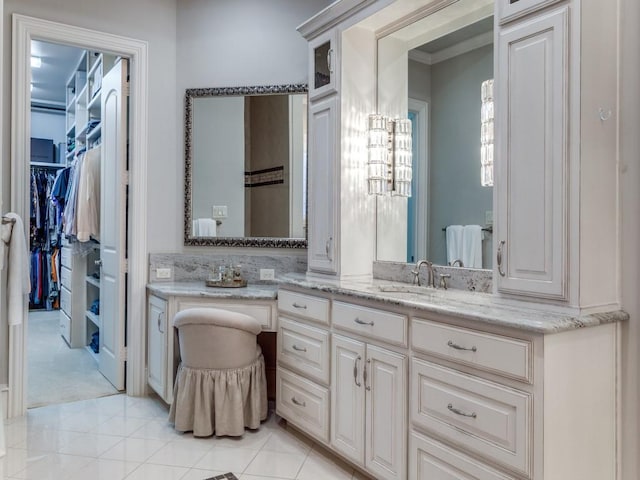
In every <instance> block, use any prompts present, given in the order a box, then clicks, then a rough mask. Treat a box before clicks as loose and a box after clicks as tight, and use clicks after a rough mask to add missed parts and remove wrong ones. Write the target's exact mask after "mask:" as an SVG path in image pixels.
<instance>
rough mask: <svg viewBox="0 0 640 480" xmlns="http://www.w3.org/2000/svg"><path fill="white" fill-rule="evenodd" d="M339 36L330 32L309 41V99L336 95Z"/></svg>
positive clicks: (332, 31)
mask: <svg viewBox="0 0 640 480" xmlns="http://www.w3.org/2000/svg"><path fill="white" fill-rule="evenodd" d="M339 53H340V50H339V49H338V34H337V31H336V30H329V31H327V32H324V33H323V34H321V35H319V36H317V37H315V38H314V39H313V40H311V41H309V57H310V59H311V61H310V62H309V99H310V100H315V99H317V98H319V97H322V96H325V95H329V94H332V93H336V92H337V91H338V85H339V80H338V78H339V73H340V70H339V68H337V66H338V65H339V58H338V55H339Z"/></svg>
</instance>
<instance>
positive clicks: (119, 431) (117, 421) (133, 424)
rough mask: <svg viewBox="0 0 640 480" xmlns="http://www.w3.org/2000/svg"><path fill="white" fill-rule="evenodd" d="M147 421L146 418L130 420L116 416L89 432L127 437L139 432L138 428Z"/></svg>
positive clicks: (129, 418)
mask: <svg viewBox="0 0 640 480" xmlns="http://www.w3.org/2000/svg"><path fill="white" fill-rule="evenodd" d="M149 421H150V420H149V419H148V418H137V417H133V418H131V417H125V416H121V415H117V416H114V417H111V418H110V419H109V420H107V421H105V422H103V423H101V424H100V425H98V426H97V427H96V428H95V429H92V430H91V431H92V432H93V433H100V434H103V435H120V436H123V437H128V436H129V435H131V434H132V433H133V432H135V431H136V430H140V428H142V427H143V426H144V425H146V424H147V423H149Z"/></svg>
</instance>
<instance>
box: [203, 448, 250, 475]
mask: <svg viewBox="0 0 640 480" xmlns="http://www.w3.org/2000/svg"><path fill="white" fill-rule="evenodd" d="M257 453H258V450H251V449H246V448H226V447H215V448H213V449H212V450H210V451H209V452H207V453H206V454H205V455H204V456H203V457H202V458H201V459H200V461H199V462H198V463H197V464H196V465H195V467H196V468H203V469H209V470H220V471H223V472H243V471H244V469H245V468H247V465H249V463H251V461H252V460H253V459H254V458H255V456H256V455H257Z"/></svg>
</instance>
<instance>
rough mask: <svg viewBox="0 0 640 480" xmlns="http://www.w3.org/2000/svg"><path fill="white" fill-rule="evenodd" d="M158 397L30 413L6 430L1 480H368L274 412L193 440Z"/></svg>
mask: <svg viewBox="0 0 640 480" xmlns="http://www.w3.org/2000/svg"><path fill="white" fill-rule="evenodd" d="M167 414H168V409H167V407H166V406H165V405H164V404H163V403H162V402H160V401H159V400H158V399H157V398H155V397H144V398H134V397H127V396H126V395H114V396H110V397H103V398H97V399H92V400H82V401H78V402H73V403H65V404H58V405H49V406H46V407H40V408H34V409H30V410H29V412H28V415H26V416H25V417H21V418H17V419H12V420H9V421H8V422H7V424H6V425H5V434H6V443H7V445H6V446H7V453H6V456H5V457H4V458H0V478H3V479H37V480H80V479H83V480H85V479H88V478H91V479H97V480H121V479H127V480H151V479H153V480H178V479H181V480H204V479H207V478H209V477H213V476H216V475H220V474H223V473H227V472H233V473H234V474H235V475H236V476H237V477H238V478H239V479H240V480H278V479H280V480H282V479H299V480H333V479H336V480H343V479H344V480H351V479H359V480H364V479H366V478H367V477H365V476H363V475H362V474H360V473H358V472H355V471H354V469H353V468H351V467H349V466H348V465H346V464H344V463H342V462H341V461H340V460H338V459H336V458H335V457H333V456H332V455H331V454H329V453H328V452H326V451H325V450H323V449H322V448H321V447H320V446H319V445H317V444H315V443H314V442H312V441H311V440H309V439H307V438H306V437H304V436H302V435H301V434H299V433H298V432H296V431H295V430H293V429H290V428H288V427H287V425H286V422H283V421H282V420H281V419H279V418H278V417H277V416H276V415H275V414H272V415H271V416H270V418H269V419H268V420H267V421H266V422H265V423H263V425H262V426H261V428H260V429H259V430H257V431H255V432H252V431H247V433H245V435H244V436H243V437H242V438H240V439H236V438H215V437H211V438H204V439H203V438H194V437H193V436H192V435H191V434H179V433H177V432H176V431H175V430H173V428H172V427H171V426H170V425H169V424H168V422H167Z"/></svg>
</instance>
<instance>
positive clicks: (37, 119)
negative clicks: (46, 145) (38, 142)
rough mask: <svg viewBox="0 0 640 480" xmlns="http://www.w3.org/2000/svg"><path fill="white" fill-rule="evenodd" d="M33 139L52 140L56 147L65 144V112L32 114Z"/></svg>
mask: <svg viewBox="0 0 640 480" xmlns="http://www.w3.org/2000/svg"><path fill="white" fill-rule="evenodd" d="M31 137H32V138H50V139H51V140H53V143H54V144H55V145H58V143H65V141H66V140H67V139H66V132H65V116H64V112H60V113H52V112H38V111H36V112H34V111H32V112H31Z"/></svg>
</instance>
